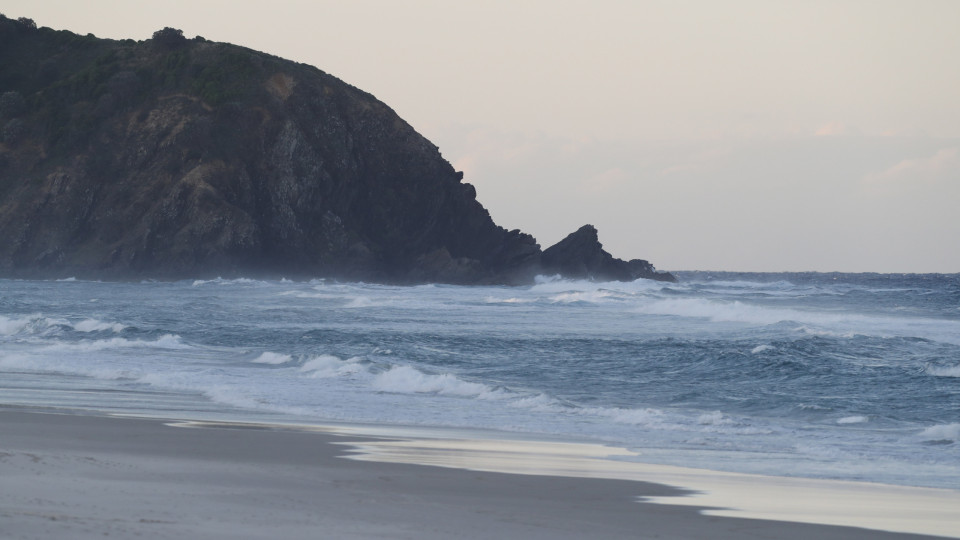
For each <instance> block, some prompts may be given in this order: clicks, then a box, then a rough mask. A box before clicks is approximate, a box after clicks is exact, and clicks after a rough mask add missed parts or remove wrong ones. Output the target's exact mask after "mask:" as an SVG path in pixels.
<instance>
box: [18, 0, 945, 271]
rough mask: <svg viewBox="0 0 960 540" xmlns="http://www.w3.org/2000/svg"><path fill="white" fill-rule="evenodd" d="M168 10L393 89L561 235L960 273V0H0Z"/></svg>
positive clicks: (821, 265) (708, 265) (703, 252)
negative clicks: (585, 229) (584, 230)
mask: <svg viewBox="0 0 960 540" xmlns="http://www.w3.org/2000/svg"><path fill="white" fill-rule="evenodd" d="M0 12H2V13H4V14H6V15H7V16H8V17H21V16H25V17H30V18H33V19H34V20H35V21H36V22H37V24H38V25H39V26H49V27H52V28H56V29H67V30H71V31H73V32H77V33H81V34H86V33H88V32H89V33H93V34H95V35H97V36H98V37H109V38H134V39H146V38H149V37H150V35H151V34H152V33H153V31H154V30H158V29H160V28H162V27H164V26H171V27H175V28H179V29H182V30H183V32H184V34H185V35H186V36H187V37H193V36H195V35H202V36H204V37H205V38H207V39H210V40H215V41H227V42H231V43H236V44H240V45H244V46H247V47H250V48H253V49H258V50H262V51H266V52H269V53H272V54H276V55H278V56H283V57H285V58H290V59H293V60H297V61H300V62H305V63H308V64H312V65H315V66H317V67H319V68H320V69H322V70H324V71H326V72H328V73H331V74H333V75H335V76H337V77H339V78H341V79H343V80H345V81H346V82H348V83H351V84H353V85H355V86H358V87H360V88H362V89H364V90H366V91H368V92H370V93H372V94H374V95H375V96H377V98H379V99H380V100H382V101H384V102H385V103H387V104H388V105H390V106H391V107H392V108H393V109H394V110H396V111H397V112H398V113H399V114H400V116H402V117H403V118H404V119H405V120H407V121H408V122H409V123H410V124H411V125H413V126H414V127H415V128H416V129H417V130H419V131H420V132H421V133H423V134H424V135H425V136H426V137H427V138H429V139H430V140H432V141H433V142H434V143H435V144H436V145H437V146H439V147H440V150H441V152H442V153H443V155H444V157H446V158H447V159H448V160H450V161H451V162H452V163H453V164H454V166H455V167H456V168H457V169H459V170H463V171H464V173H465V181H467V182H470V183H472V184H474V185H475V186H476V187H477V193H478V198H479V199H480V201H481V202H482V203H483V204H484V205H485V206H486V207H487V208H488V209H489V210H490V213H491V214H492V216H493V218H494V220H496V221H497V223H499V224H500V225H503V226H504V227H507V228H511V229H512V228H520V229H523V230H524V231H526V232H529V233H531V234H533V235H534V236H536V237H537V239H538V240H539V241H540V243H541V245H543V246H544V247H546V246H548V245H550V244H552V243H554V242H556V241H558V240H560V239H561V238H562V237H563V236H565V235H566V234H568V233H569V232H572V231H573V230H575V229H577V228H578V227H579V226H581V225H583V224H584V223H592V224H594V225H596V226H597V228H598V229H599V230H600V239H601V241H602V242H603V243H604V245H605V247H606V248H607V250H608V251H610V252H611V253H613V254H614V255H615V256H618V257H622V258H634V257H639V258H645V259H648V260H650V261H651V262H652V263H654V264H655V265H656V266H657V267H658V268H661V269H667V270H684V269H703V270H756V271H779V270H791V271H802V270H819V271H833V270H838V271H878V272H960V240H958V239H960V210H958V208H960V31H958V28H960V1H953V0H941V1H935V0H929V1H922V0H910V1H906V0H904V1H883V0H850V1H841V0H830V1H817V0H802V1H801V0H798V1H786V0H784V1H777V0H756V1H753V0H726V1H715V0H702V1H682V0H665V1H646V0H633V1H626V0H625V1H612V0H592V1H583V2H563V1H559V0H529V1H522V0H512V1H499V0H483V1H477V2H470V3H469V4H468V3H467V2H466V1H450V0H437V1H428V0H409V1H403V0H392V1H391V0H381V1H374V0H350V1H349V2H348V1H344V0H337V1H330V2H326V1H317V0H303V1H297V0H271V1H269V2H264V1H243V0H232V1H221V0H189V1H187V0H163V1H160V2H154V1H143V0H141V1H137V2H131V1H128V0H122V1H120V0H113V1H111V0H84V1H77V0H71V1H59V0H46V1H45V0H23V1H21V0H0Z"/></svg>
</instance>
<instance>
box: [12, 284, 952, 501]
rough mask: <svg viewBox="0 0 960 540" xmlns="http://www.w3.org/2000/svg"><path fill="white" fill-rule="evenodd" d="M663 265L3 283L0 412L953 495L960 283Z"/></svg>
mask: <svg viewBox="0 0 960 540" xmlns="http://www.w3.org/2000/svg"><path fill="white" fill-rule="evenodd" d="M677 275H678V277H679V279H680V282H679V283H662V282H654V281H648V280H637V281H634V282H631V283H619V282H616V283H595V282H588V281H569V280H562V279H558V278H550V277H541V278H539V279H538V280H537V283H536V284H534V285H531V286H524V287H479V286H478V287H462V286H448V285H424V286H415V287H401V286H386V285H374V284H364V283H338V282H333V281H310V282H290V281H286V280H281V281H258V280H248V279H238V280H221V279H217V280H212V281H179V282H144V283H101V282H86V281H79V280H63V281H16V280H0V406H6V407H28V408H44V409H46V408H51V409H71V410H82V411H92V412H99V413H124V414H138V415H149V416H163V417H170V418H188V419H212V420H240V421H269V422H291V423H313V424H323V423H329V422H348V423H371V424H380V425H383V424H389V425H404V426H422V427H428V426H429V427H451V428H460V429H470V430H498V431H499V432H501V433H502V432H511V433H512V434H522V435H529V436H533V437H547V438H552V439H561V440H571V441H593V442H599V443H603V444H609V445H614V446H619V447H623V448H627V449H629V450H631V451H632V452H635V453H636V454H637V455H636V456H632V457H627V456H624V457H622V458H621V459H633V460H638V461H643V462H649V463H659V464H671V465H682V466H686V467H701V468H707V469H715V470H727V471H736V472H751V473H762V474H774V475H786V476H801V477H814V478H832V479H847V480H865V481H870V482H883V483H892V484H902V485H915V486H929V487H945V488H953V489H957V488H960V275H957V274H953V275H942V274H937V275H901V274H817V273H811V274H806V273H804V274H731V273H703V272H689V273H682V272H681V273H678V274H677ZM514 436H515V435H514Z"/></svg>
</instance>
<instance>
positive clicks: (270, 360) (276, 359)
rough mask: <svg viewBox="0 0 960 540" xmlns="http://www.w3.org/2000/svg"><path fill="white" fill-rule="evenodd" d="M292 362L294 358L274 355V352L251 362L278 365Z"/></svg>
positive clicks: (287, 355)
mask: <svg viewBox="0 0 960 540" xmlns="http://www.w3.org/2000/svg"><path fill="white" fill-rule="evenodd" d="M291 360H293V358H292V357H291V356H290V355H289V354H280V353H274V352H269V351H268V352H265V353H263V354H261V355H260V356H258V357H256V358H254V359H253V360H251V362H253V363H254V364H272V365H278V364H286V363H287V362H289V361H291Z"/></svg>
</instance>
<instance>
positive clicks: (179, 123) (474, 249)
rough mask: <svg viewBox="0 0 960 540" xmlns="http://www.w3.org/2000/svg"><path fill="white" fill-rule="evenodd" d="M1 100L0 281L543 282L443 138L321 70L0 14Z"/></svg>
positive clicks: (518, 235) (531, 243)
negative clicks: (447, 154) (436, 141)
mask: <svg viewBox="0 0 960 540" xmlns="http://www.w3.org/2000/svg"><path fill="white" fill-rule="evenodd" d="M0 95H2V96H4V97H3V99H2V100H0V101H2V103H3V107H0V115H2V116H3V117H2V118H0V123H2V124H4V125H6V124H10V122H13V121H15V122H14V124H15V125H14V124H11V125H13V127H14V128H15V129H13V128H11V130H10V133H11V136H10V138H9V140H6V141H4V142H3V143H0V275H3V276H8V277H10V276H14V277H34V278H44V277H64V276H77V277H89V278H97V279H143V278H157V279H177V278H194V277H212V276H224V277H229V276H241V275H243V276H265V277H267V276H272V277H280V276H286V277H293V278H296V277H334V278H344V279H362V280H368V281H381V282H400V283H409V282H430V281H439V282H448V283H523V282H528V281H529V280H531V279H532V277H533V276H534V275H535V274H537V273H539V272H541V271H542V269H541V267H540V258H541V251H540V246H539V245H537V243H536V241H535V240H534V238H533V237H531V236H530V235H528V234H524V233H522V232H520V231H517V230H514V231H508V230H506V229H503V228H502V227H499V226H497V225H496V224H495V223H494V222H493V221H492V220H491V218H490V215H489V213H488V212H487V211H486V209H484V208H483V206H482V205H481V204H480V203H479V202H477V200H476V190H475V189H474V188H473V186H471V185H470V184H467V183H464V182H463V174H462V173H459V172H457V171H455V170H454V169H453V167H452V166H451V165H450V164H449V163H448V162H447V161H446V160H444V159H443V158H442V156H441V155H440V152H439V150H438V149H437V147H436V146H434V145H433V144H431V143H430V142H429V141H428V140H426V139H425V138H423V137H422V136H421V135H420V134H419V133H417V132H416V131H415V130H414V129H413V128H411V127H410V126H409V125H408V124H407V123H406V122H404V121H403V120H402V119H401V118H399V117H398V116H397V115H396V113H394V111H392V110H391V109H390V108H389V107H388V106H386V105H385V104H383V103H381V102H380V101H378V100H377V99H375V98H374V97H373V96H371V95H369V94H367V93H365V92H363V91H361V90H359V89H357V88H354V87H352V86H350V85H348V84H346V83H344V82H343V81H340V80H339V79H337V78H335V77H333V76H331V75H328V74H326V73H324V72H322V71H320V70H317V69H316V68H313V67H310V66H305V65H302V64H297V63H294V62H290V61H287V60H283V59H280V58H276V57H272V56H269V55H266V54H263V53H259V52H255V51H251V50H248V49H244V48H242V47H237V46H234V45H229V44H224V43H212V42H207V41H204V40H200V39H197V40H185V39H182V36H178V39H177V40H176V41H175V42H174V41H170V42H166V41H162V40H161V41H158V40H157V39H154V40H147V41H142V42H134V41H131V40H125V41H112V40H101V39H97V38H94V37H92V36H86V37H83V36H77V35H75V34H71V33H69V32H63V31H59V32H58V31H53V30H51V29H48V28H40V29H36V28H33V29H29V30H26V29H24V28H20V27H19V26H18V23H17V22H16V21H11V20H9V19H5V18H0ZM608 266H609V265H608ZM589 267H590V268H592V266H589ZM618 275H620V274H618ZM622 275H624V276H626V275H628V274H626V273H624V274H622Z"/></svg>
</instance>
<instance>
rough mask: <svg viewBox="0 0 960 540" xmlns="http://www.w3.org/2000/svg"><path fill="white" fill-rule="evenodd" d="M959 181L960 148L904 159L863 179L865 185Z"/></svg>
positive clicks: (945, 149)
mask: <svg viewBox="0 0 960 540" xmlns="http://www.w3.org/2000/svg"><path fill="white" fill-rule="evenodd" d="M949 180H960V148H958V147H954V148H944V149H942V150H939V151H938V152H937V153H936V154H934V155H933V156H930V157H924V158H914V159H905V160H903V161H901V162H899V163H897V164H896V165H894V166H893V167H890V168H889V169H886V170H884V171H881V172H878V173H871V174H868V175H866V176H865V177H864V178H863V182H864V183H865V184H867V185H875V186H879V185H893V184H902V183H911V184H919V183H923V184H935V183H940V182H946V181H949Z"/></svg>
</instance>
